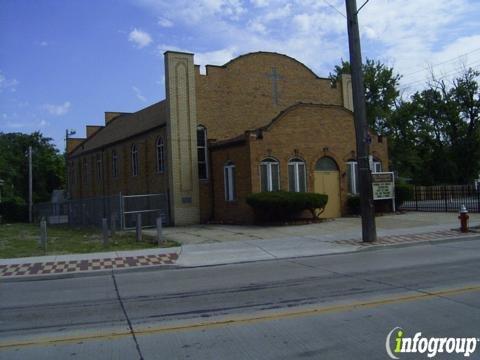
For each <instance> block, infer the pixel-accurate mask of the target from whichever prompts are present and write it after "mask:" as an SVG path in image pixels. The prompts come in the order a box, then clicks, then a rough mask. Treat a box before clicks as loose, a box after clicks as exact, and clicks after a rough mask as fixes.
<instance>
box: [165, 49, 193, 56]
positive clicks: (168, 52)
mask: <svg viewBox="0 0 480 360" xmlns="http://www.w3.org/2000/svg"><path fill="white" fill-rule="evenodd" d="M166 54H183V55H195V54H194V53H191V52H186V51H175V50H167V51H165V52H164V53H163V55H166Z"/></svg>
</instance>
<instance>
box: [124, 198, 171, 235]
mask: <svg viewBox="0 0 480 360" xmlns="http://www.w3.org/2000/svg"><path fill="white" fill-rule="evenodd" d="M137 214H141V215H142V226H144V227H153V226H155V221H156V219H157V218H158V217H161V218H162V223H163V224H168V223H169V216H168V215H169V214H168V198H167V194H146V195H128V196H122V228H123V229H133V228H134V227H135V225H136V221H137V220H136V219H137Z"/></svg>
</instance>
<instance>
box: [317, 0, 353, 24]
mask: <svg viewBox="0 0 480 360" xmlns="http://www.w3.org/2000/svg"><path fill="white" fill-rule="evenodd" d="M323 2H324V3H325V4H327V5H328V6H330V7H331V8H332V9H333V10H335V11H336V12H337V13H339V14H340V15H342V16H343V17H344V18H345V19H346V18H347V16H346V15H345V14H344V13H343V12H341V11H340V10H338V9H337V8H336V7H335V6H333V5H332V4H330V3H329V2H328V1H327V0H323Z"/></svg>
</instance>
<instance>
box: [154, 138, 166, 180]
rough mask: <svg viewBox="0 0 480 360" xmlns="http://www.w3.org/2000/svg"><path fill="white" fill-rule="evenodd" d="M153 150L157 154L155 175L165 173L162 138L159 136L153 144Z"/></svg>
mask: <svg viewBox="0 0 480 360" xmlns="http://www.w3.org/2000/svg"><path fill="white" fill-rule="evenodd" d="M155 148H156V153H157V165H156V169H157V173H163V172H164V171H165V147H164V142H163V137H162V136H159V137H158V138H157V141H156V142H155Z"/></svg>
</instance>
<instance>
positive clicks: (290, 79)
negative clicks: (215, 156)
mask: <svg viewBox="0 0 480 360" xmlns="http://www.w3.org/2000/svg"><path fill="white" fill-rule="evenodd" d="M273 67H275V68H276V70H277V72H278V74H279V76H280V79H279V80H278V86H277V88H278V94H279V96H278V104H277V105H276V104H274V102H273V99H272V84H273V82H272V80H271V79H270V78H269V74H271V72H272V68H273ZM195 83H196V93H197V118H198V123H199V124H202V125H204V126H206V127H207V129H208V132H209V138H210V139H216V140H223V139H228V138H231V137H234V136H237V135H240V134H243V132H244V131H245V130H249V129H255V128H258V127H261V126H264V125H266V124H267V123H268V122H269V121H270V120H271V119H273V118H274V117H275V116H276V115H278V113H279V112H280V111H282V110H283V109H285V108H287V107H288V106H290V105H293V104H295V103H297V102H300V101H301V102H313V103H324V104H338V105H340V104H342V90H341V86H338V87H337V88H332V87H331V86H330V80H329V79H322V78H318V77H316V75H315V74H313V73H312V72H311V71H310V70H309V69H308V68H307V67H305V66H304V65H303V64H301V63H299V62H298V61H296V60H294V59H292V58H290V57H288V56H284V55H279V54H272V53H254V54H250V55H247V56H242V57H239V58H237V59H235V60H233V61H231V62H230V63H228V64H227V65H226V66H225V67H217V66H207V75H200V72H199V68H198V67H197V68H196V78H195Z"/></svg>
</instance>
